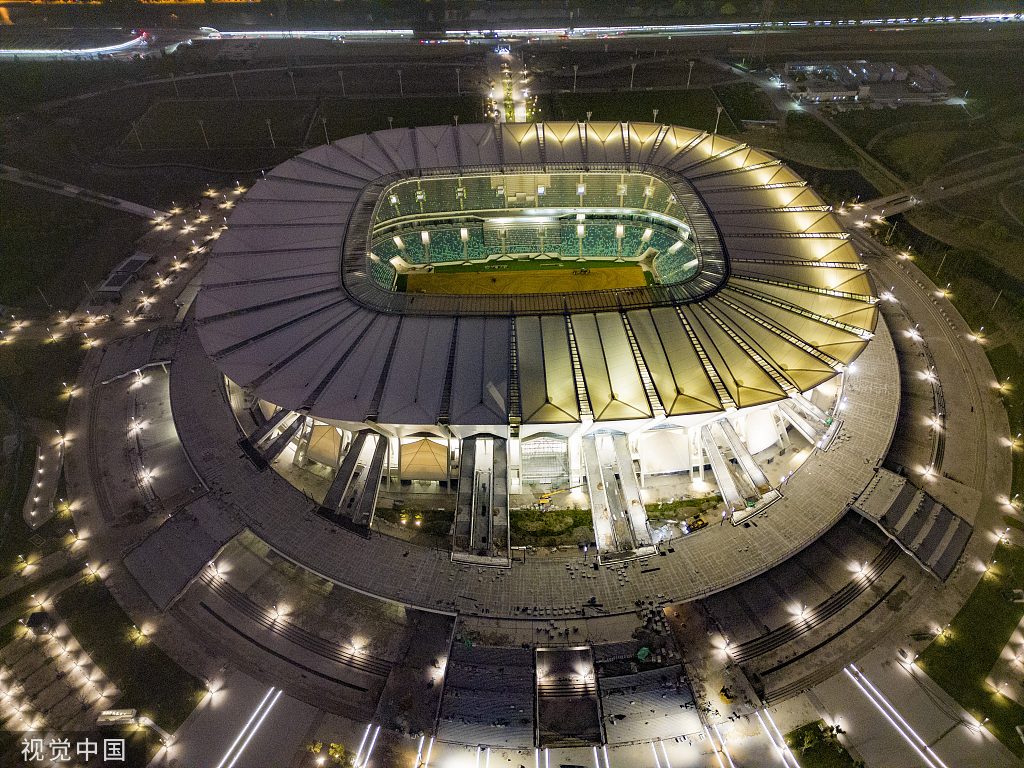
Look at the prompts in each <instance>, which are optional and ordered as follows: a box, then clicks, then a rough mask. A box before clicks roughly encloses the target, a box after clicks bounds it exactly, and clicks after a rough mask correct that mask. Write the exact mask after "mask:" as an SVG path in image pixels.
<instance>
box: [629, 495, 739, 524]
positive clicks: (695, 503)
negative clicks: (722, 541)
mask: <svg viewBox="0 0 1024 768" xmlns="http://www.w3.org/2000/svg"><path fill="white" fill-rule="evenodd" d="M721 503H722V497H721V496H720V495H719V494H717V493H713V494H710V495H708V496H704V497H702V498H698V499H677V500H676V501H666V502H662V503H660V504H645V505H644V507H645V508H646V510H647V517H648V518H649V519H651V520H681V519H683V518H687V517H692V516H693V515H695V514H697V513H698V512H708V511H710V510H712V509H714V508H715V507H717V506H718V505H719V504H721Z"/></svg>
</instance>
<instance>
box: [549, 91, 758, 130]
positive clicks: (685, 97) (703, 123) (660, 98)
mask: <svg viewBox="0 0 1024 768" xmlns="http://www.w3.org/2000/svg"><path fill="white" fill-rule="evenodd" d="M539 103H540V115H539V116H540V118H541V119H543V120H579V121H584V120H586V119H587V112H591V113H592V114H591V116H590V119H591V120H593V121H595V122H596V121H598V120H613V121H618V120H633V121H636V122H648V123H649V122H651V121H653V120H654V110H655V109H657V110H658V120H657V121H658V122H659V123H666V124H670V125H680V126H684V127H686V128H696V129H698V130H705V131H711V130H714V127H715V116H716V114H717V113H716V107H717V106H718V97H716V96H715V92H714V91H713V90H711V89H710V88H694V89H691V90H689V91H614V92H611V93H552V94H543V95H541V97H540V100H539ZM738 131H739V128H737V126H736V125H735V124H734V123H733V122H732V120H731V119H729V115H728V114H727V113H725V112H723V113H722V119H721V122H720V123H719V125H718V132H719V133H725V134H732V133H737V132H738Z"/></svg>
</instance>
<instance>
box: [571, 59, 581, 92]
mask: <svg viewBox="0 0 1024 768" xmlns="http://www.w3.org/2000/svg"><path fill="white" fill-rule="evenodd" d="M579 68H580V65H579V64H573V65H572V92H573V93H576V72H577V70H579Z"/></svg>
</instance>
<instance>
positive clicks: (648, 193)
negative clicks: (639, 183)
mask: <svg viewBox="0 0 1024 768" xmlns="http://www.w3.org/2000/svg"><path fill="white" fill-rule="evenodd" d="M653 194H654V187H647V189H645V190H644V197H650V196H651V195H653Z"/></svg>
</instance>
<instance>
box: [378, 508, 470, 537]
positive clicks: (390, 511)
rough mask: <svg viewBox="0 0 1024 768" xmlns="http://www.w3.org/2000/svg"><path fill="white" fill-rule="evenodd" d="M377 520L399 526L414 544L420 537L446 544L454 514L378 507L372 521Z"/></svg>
mask: <svg viewBox="0 0 1024 768" xmlns="http://www.w3.org/2000/svg"><path fill="white" fill-rule="evenodd" d="M377 518H380V519H381V520H385V521H387V522H389V523H391V524H393V525H398V526H401V527H402V528H403V529H405V530H406V531H408V532H409V533H408V535H409V536H411V537H413V538H412V541H413V542H414V543H417V542H416V540H417V538H420V537H423V538H428V539H435V540H439V541H443V542H444V543H447V539H448V535H449V533H450V532H451V526H452V522H453V521H454V520H455V512H454V511H453V510H450V509H401V508H399V509H396V508H393V507H378V508H377V510H376V511H375V512H374V519H377Z"/></svg>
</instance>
